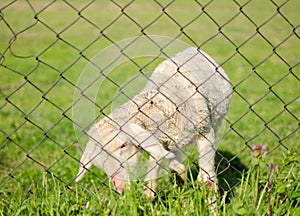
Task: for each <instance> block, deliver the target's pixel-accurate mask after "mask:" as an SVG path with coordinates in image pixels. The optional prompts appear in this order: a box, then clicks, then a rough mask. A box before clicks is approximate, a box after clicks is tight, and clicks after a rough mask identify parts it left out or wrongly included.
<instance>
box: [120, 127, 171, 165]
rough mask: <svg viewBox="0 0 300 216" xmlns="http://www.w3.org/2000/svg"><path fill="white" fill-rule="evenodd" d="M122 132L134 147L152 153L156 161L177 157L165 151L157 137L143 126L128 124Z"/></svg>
mask: <svg viewBox="0 0 300 216" xmlns="http://www.w3.org/2000/svg"><path fill="white" fill-rule="evenodd" d="M122 131H123V133H124V134H126V135H127V137H128V138H129V139H130V141H131V142H132V143H133V144H134V145H136V146H137V147H140V148H142V149H144V150H145V151H147V152H148V153H150V155H152V157H154V159H156V160H160V159H162V158H167V159H171V158H175V155H174V154H173V153H172V152H170V151H167V150H166V149H164V147H163V145H162V144H161V143H160V142H159V140H158V139H157V138H156V137H155V136H153V134H151V133H150V132H148V131H147V130H145V129H143V128H142V127H141V126H139V125H137V124H133V123H128V124H127V125H125V126H124V127H122Z"/></svg>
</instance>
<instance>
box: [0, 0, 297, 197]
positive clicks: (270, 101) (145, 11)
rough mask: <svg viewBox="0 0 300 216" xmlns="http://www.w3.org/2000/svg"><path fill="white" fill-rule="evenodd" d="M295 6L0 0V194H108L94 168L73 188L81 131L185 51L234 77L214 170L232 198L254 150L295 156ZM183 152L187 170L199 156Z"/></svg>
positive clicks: (287, 3)
mask: <svg viewBox="0 0 300 216" xmlns="http://www.w3.org/2000/svg"><path fill="white" fill-rule="evenodd" d="M299 6H300V5H299V3H298V2H297V1H289V0H286V1H272V0H270V1H257V0H248V1H217V0H211V1H101V2H100V1H99V2H98V1H55V0H54V1H29V0H27V1H2V2H1V3H0V29H1V30H0V38H1V39H0V73H1V96H0V97H1V101H0V111H1V123H0V125H1V126H0V140H1V143H0V167H1V171H0V185H1V188H4V189H3V191H9V193H10V194H11V196H13V193H18V195H19V196H21V197H22V198H24V199H25V198H26V197H28V196H30V195H31V194H34V193H35V190H36V188H37V187H39V186H38V185H39V184H40V182H43V180H44V178H45V176H47V178H48V177H51V178H54V179H55V180H57V181H59V182H60V183H61V184H63V185H64V187H65V188H67V190H71V191H75V190H74V187H75V186H74V185H75V184H76V185H78V187H87V188H91V187H92V186H91V184H92V183H90V182H92V181H97V190H109V189H111V186H110V181H109V179H108V177H107V176H106V175H105V173H103V172H102V171H100V170H99V169H96V168H94V167H92V168H91V169H89V172H88V174H87V175H86V177H85V178H84V179H83V180H82V182H83V183H81V182H79V183H74V180H75V178H76V175H77V172H78V168H79V166H80V157H81V155H82V153H83V150H84V148H85V145H86V142H87V140H88V135H87V131H88V130H89V128H90V127H91V126H92V125H93V124H94V123H95V122H98V121H99V120H100V119H102V118H103V117H104V116H107V115H108V114H109V113H110V112H111V111H112V110H114V109H116V108H117V107H119V106H120V105H121V104H122V103H123V102H126V101H128V100H131V99H132V98H133V97H134V96H135V95H136V94H138V93H139V92H140V91H141V90H142V89H143V87H144V86H145V84H146V82H151V79H149V77H150V76H151V72H152V71H154V69H155V68H156V67H157V66H158V65H159V63H161V62H162V61H163V60H165V59H168V58H170V57H172V56H173V55H175V54H176V53H178V52H180V51H182V50H183V48H187V47H189V46H191V47H196V48H198V49H199V50H204V51H205V52H207V53H209V55H210V56H211V57H212V58H213V59H214V60H215V61H216V62H217V63H218V64H219V65H220V67H222V68H223V69H224V70H225V71H226V73H227V75H228V77H229V79H230V83H231V87H232V92H231V104H230V108H229V111H228V114H227V116H226V117H225V120H224V121H223V123H222V127H221V130H219V134H218V136H217V141H218V144H217V148H216V150H217V152H216V159H215V166H216V173H217V176H218V181H219V187H220V189H221V191H226V192H228V191H231V190H232V189H233V188H234V186H235V185H237V184H238V183H239V178H241V176H242V174H243V173H244V172H245V170H247V164H248V163H249V161H250V159H251V156H250V152H251V148H252V146H253V145H261V146H263V145H265V144H266V145H267V146H268V147H267V150H268V152H269V156H270V157H271V158H272V160H273V161H277V160H280V157H281V154H282V152H285V151H287V150H288V149H291V148H298V147H299V140H300V134H299V125H300V124H299V116H300V109H299V107H300V106H299V105H300V103H299V101H300V99H299V97H300V94H299V93H300V85H299V84H300V66H299V48H300V43H299V20H300V19H299V18H300V17H299V12H298V9H299V8H300V7H299ZM141 38H142V40H140V39H141ZM120 59H121V60H120ZM218 68H219V67H218V66H216V71H218ZM91 71H92V72H91ZM177 108H178V107H177ZM188 151H190V152H191V153H190V154H189V155H188V156H187V157H185V160H184V163H185V165H186V166H187V167H188V168H190V169H191V170H192V173H195V172H197V171H195V170H197V169H198V168H197V167H198V166H196V165H197V164H198V162H197V160H198V159H197V153H196V152H195V151H194V150H193V149H190V150H188ZM145 174H146V173H145ZM166 178H169V177H166V176H163V177H162V179H166ZM171 181H172V180H170V181H166V182H169V183H164V184H163V185H164V186H160V187H159V189H158V191H160V190H164V189H165V188H168V186H165V185H168V184H171ZM89 183H90V184H89ZM87 184H88V185H87ZM16 188H18V189H16ZM91 190H92V189H91ZM0 193H1V192H0ZM20 194H21V195H20ZM81 195H82V196H84V194H83V193H82V194H81Z"/></svg>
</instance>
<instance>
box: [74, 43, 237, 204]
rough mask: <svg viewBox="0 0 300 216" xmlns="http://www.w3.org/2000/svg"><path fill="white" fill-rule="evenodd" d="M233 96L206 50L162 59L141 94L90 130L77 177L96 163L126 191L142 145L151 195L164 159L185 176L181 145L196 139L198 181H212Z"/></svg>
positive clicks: (119, 188)
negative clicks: (217, 142) (222, 125)
mask: <svg viewBox="0 0 300 216" xmlns="http://www.w3.org/2000/svg"><path fill="white" fill-rule="evenodd" d="M230 95H231V86H230V82H229V79H228V77H227V75H226V74H225V72H224V70H223V69H222V68H221V67H219V66H218V65H217V64H216V63H215V62H214V61H213V60H212V59H211V58H210V57H209V56H208V55H207V54H206V53H204V52H203V51H200V50H198V49H196V48H188V49H186V50H184V51H182V52H181V53H179V54H177V55H175V56H174V57H172V58H169V59H167V60H165V61H163V62H162V63H161V64H160V65H159V66H158V67H157V68H156V69H155V71H154V72H153V74H152V75H151V77H150V78H149V81H148V83H147V85H146V87H145V88H144V89H143V91H142V92H141V93H140V94H138V95H137V96H135V97H134V98H133V99H132V100H130V101H129V102H127V103H125V104H124V105H122V106H120V107H119V108H117V109H115V110H114V111H113V112H112V113H111V114H109V115H108V116H106V117H105V118H103V119H102V120H101V121H99V122H98V123H97V124H95V125H94V126H93V127H92V128H91V129H90V130H89V132H88V135H89V141H88V143H87V145H86V148H85V151H84V153H83V155H82V158H81V160H80V169H79V173H78V176H77V177H76V179H75V180H76V181H79V180H80V179H81V178H82V177H83V175H84V174H85V173H86V171H87V170H88V169H89V168H90V167H91V166H92V165H95V166H97V167H99V168H101V169H102V170H104V171H105V173H106V174H107V175H108V176H109V178H110V179H111V180H112V182H113V183H114V186H115V188H116V189H117V190H118V191H119V192H122V191H123V190H124V188H125V185H126V184H129V179H130V175H131V174H132V173H134V171H135V170H136V168H137V166H138V165H139V163H138V161H139V159H140V156H141V150H144V151H146V152H148V153H149V155H150V157H149V158H150V159H149V167H148V171H147V173H145V174H146V180H148V181H149V182H148V187H146V195H147V196H148V197H151V198H152V197H153V196H154V192H155V191H156V188H157V178H158V173H159V168H160V164H161V163H162V161H163V159H164V158H167V159H169V167H170V169H171V170H174V171H176V172H177V173H178V174H179V175H180V176H181V177H182V178H183V179H185V166H184V165H183V163H182V160H181V153H182V149H183V147H184V146H186V145H188V144H192V143H196V145H197V149H198V153H199V165H200V171H199V175H198V180H199V181H201V182H202V181H204V182H205V183H207V184H208V185H211V184H212V183H213V182H215V181H216V173H215V171H214V156H215V151H216V149H215V139H216V134H217V130H218V126H219V125H220V123H221V120H222V119H223V118H224V116H225V114H226V112H227V110H228V106H229V103H230Z"/></svg>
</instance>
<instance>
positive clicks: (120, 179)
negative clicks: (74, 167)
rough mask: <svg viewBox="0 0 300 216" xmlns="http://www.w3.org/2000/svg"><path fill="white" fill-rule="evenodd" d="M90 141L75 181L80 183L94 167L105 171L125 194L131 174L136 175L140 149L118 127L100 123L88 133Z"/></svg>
mask: <svg viewBox="0 0 300 216" xmlns="http://www.w3.org/2000/svg"><path fill="white" fill-rule="evenodd" d="M88 135H89V137H90V138H89V141H88V143H87V146H86V148H85V151H84V153H83V155H82V158H81V160H80V169H79V173H78V176H77V177H76V179H75V181H79V180H80V179H81V178H82V177H83V175H84V174H85V172H86V171H87V169H89V168H90V167H91V166H92V165H95V166H96V167H98V168H100V169H101V170H103V171H104V172H105V173H106V174H107V176H108V177H109V178H110V179H111V181H112V182H113V183H114V186H115V187H116V189H117V190H118V191H119V192H123V190H124V187H125V184H126V181H128V180H129V176H128V175H129V174H130V173H134V171H135V170H136V166H137V161H138V160H139V157H140V154H141V153H140V151H139V149H138V148H137V147H136V146H135V145H133V144H132V143H130V140H129V139H127V138H126V136H124V135H122V134H121V133H120V132H119V131H118V130H117V129H116V127H114V126H113V125H111V124H107V123H105V122H104V121H100V122H99V123H98V124H96V125H95V126H94V127H93V128H92V129H91V130H90V131H89V133H88Z"/></svg>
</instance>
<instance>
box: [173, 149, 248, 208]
mask: <svg viewBox="0 0 300 216" xmlns="http://www.w3.org/2000/svg"><path fill="white" fill-rule="evenodd" d="M215 164H216V173H217V174H218V177H217V178H218V185H219V193H220V195H221V196H223V195H224V194H225V193H227V196H226V202H227V203H228V202H230V197H232V196H233V195H234V194H233V191H234V188H235V187H236V186H237V185H239V183H240V180H241V178H242V176H243V173H246V172H247V170H248V167H247V166H246V165H245V164H243V163H242V162H241V160H240V159H239V158H237V157H235V155H233V154H231V153H230V152H227V151H218V152H217V153H216V158H215ZM189 169H190V171H189V172H190V174H188V175H187V177H188V179H187V181H186V182H184V181H183V180H182V179H181V178H180V177H179V176H178V175H177V174H176V173H173V175H171V177H170V182H173V183H174V182H176V184H177V185H178V186H180V187H189V183H188V182H190V181H197V176H198V173H199V165H198V162H197V161H194V162H193V164H192V166H190V167H189ZM186 183H187V184H186Z"/></svg>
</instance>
